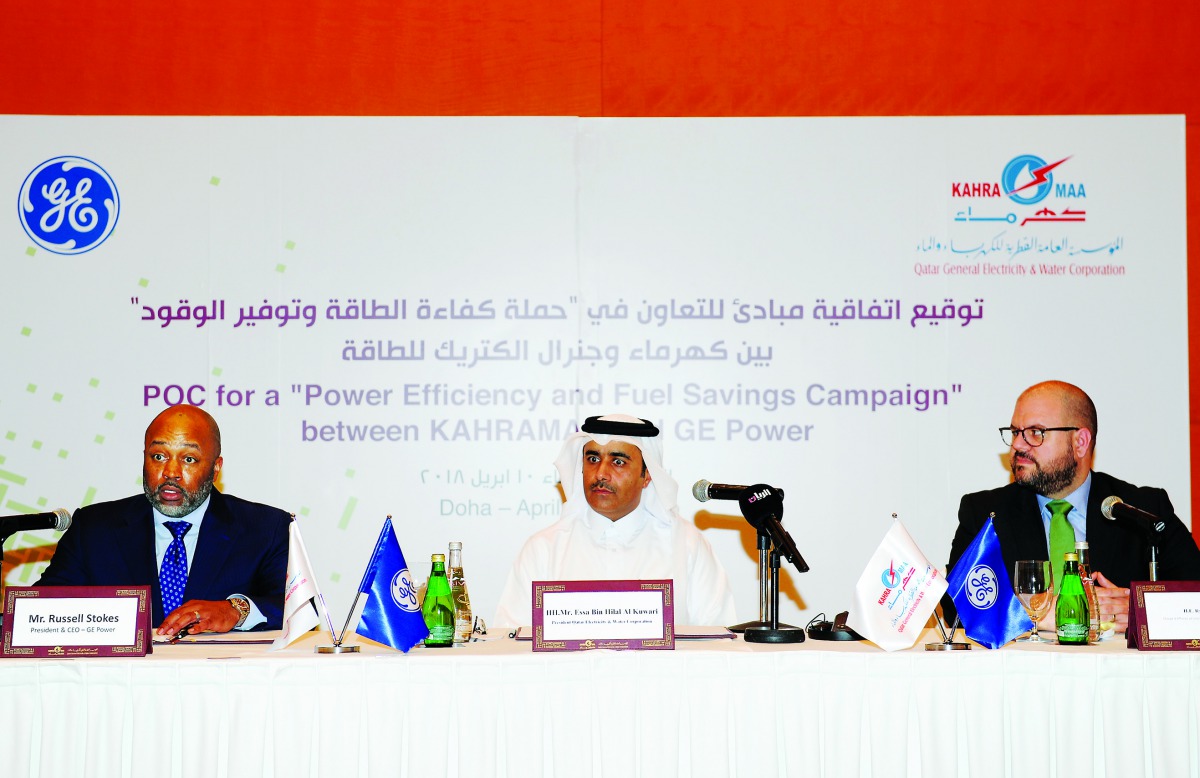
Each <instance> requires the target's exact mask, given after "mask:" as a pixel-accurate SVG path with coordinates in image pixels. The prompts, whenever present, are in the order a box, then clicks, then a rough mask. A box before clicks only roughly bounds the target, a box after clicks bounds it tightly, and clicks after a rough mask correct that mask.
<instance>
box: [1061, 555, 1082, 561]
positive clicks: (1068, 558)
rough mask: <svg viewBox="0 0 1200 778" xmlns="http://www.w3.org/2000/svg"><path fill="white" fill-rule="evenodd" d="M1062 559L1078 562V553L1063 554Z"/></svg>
mask: <svg viewBox="0 0 1200 778" xmlns="http://www.w3.org/2000/svg"><path fill="white" fill-rule="evenodd" d="M1063 561H1066V562H1078V561H1079V554H1063Z"/></svg>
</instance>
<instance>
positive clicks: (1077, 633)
mask: <svg viewBox="0 0 1200 778" xmlns="http://www.w3.org/2000/svg"><path fill="white" fill-rule="evenodd" d="M1087 639H1088V625H1087V624H1075V623H1067V624H1059V625H1058V640H1059V642H1064V643H1086V642H1087Z"/></svg>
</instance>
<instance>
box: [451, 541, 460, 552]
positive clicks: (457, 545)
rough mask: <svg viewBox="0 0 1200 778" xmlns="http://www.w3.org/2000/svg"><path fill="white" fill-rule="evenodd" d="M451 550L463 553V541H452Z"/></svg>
mask: <svg viewBox="0 0 1200 778" xmlns="http://www.w3.org/2000/svg"><path fill="white" fill-rule="evenodd" d="M450 550H451V551H462V541H459V540H452V541H450Z"/></svg>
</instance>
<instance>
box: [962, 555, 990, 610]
mask: <svg viewBox="0 0 1200 778" xmlns="http://www.w3.org/2000/svg"><path fill="white" fill-rule="evenodd" d="M996 596H997V592H996V574H995V573H994V572H992V568H990V567H988V566H987V565H975V566H974V567H972V568H971V572H969V573H967V597H969V598H970V600H971V604H972V605H974V606H975V607H976V608H979V609H980V610H985V609H987V608H990V607H992V603H994V602H996Z"/></svg>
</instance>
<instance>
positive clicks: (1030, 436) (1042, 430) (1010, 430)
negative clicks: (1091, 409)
mask: <svg viewBox="0 0 1200 778" xmlns="http://www.w3.org/2000/svg"><path fill="white" fill-rule="evenodd" d="M1078 429H1079V427H1026V428H1025V429H1020V428H1019V427H1001V428H1000V439H1001V440H1003V441H1004V445H1006V446H1011V445H1012V444H1013V441H1014V440H1016V439H1017V435H1020V436H1021V437H1023V438H1025V442H1026V443H1028V444H1029V445H1030V446H1032V447H1033V448H1037V447H1038V446H1040V445H1042V443H1043V442H1045V440H1046V433H1047V432H1074V431H1076V430H1078Z"/></svg>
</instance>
